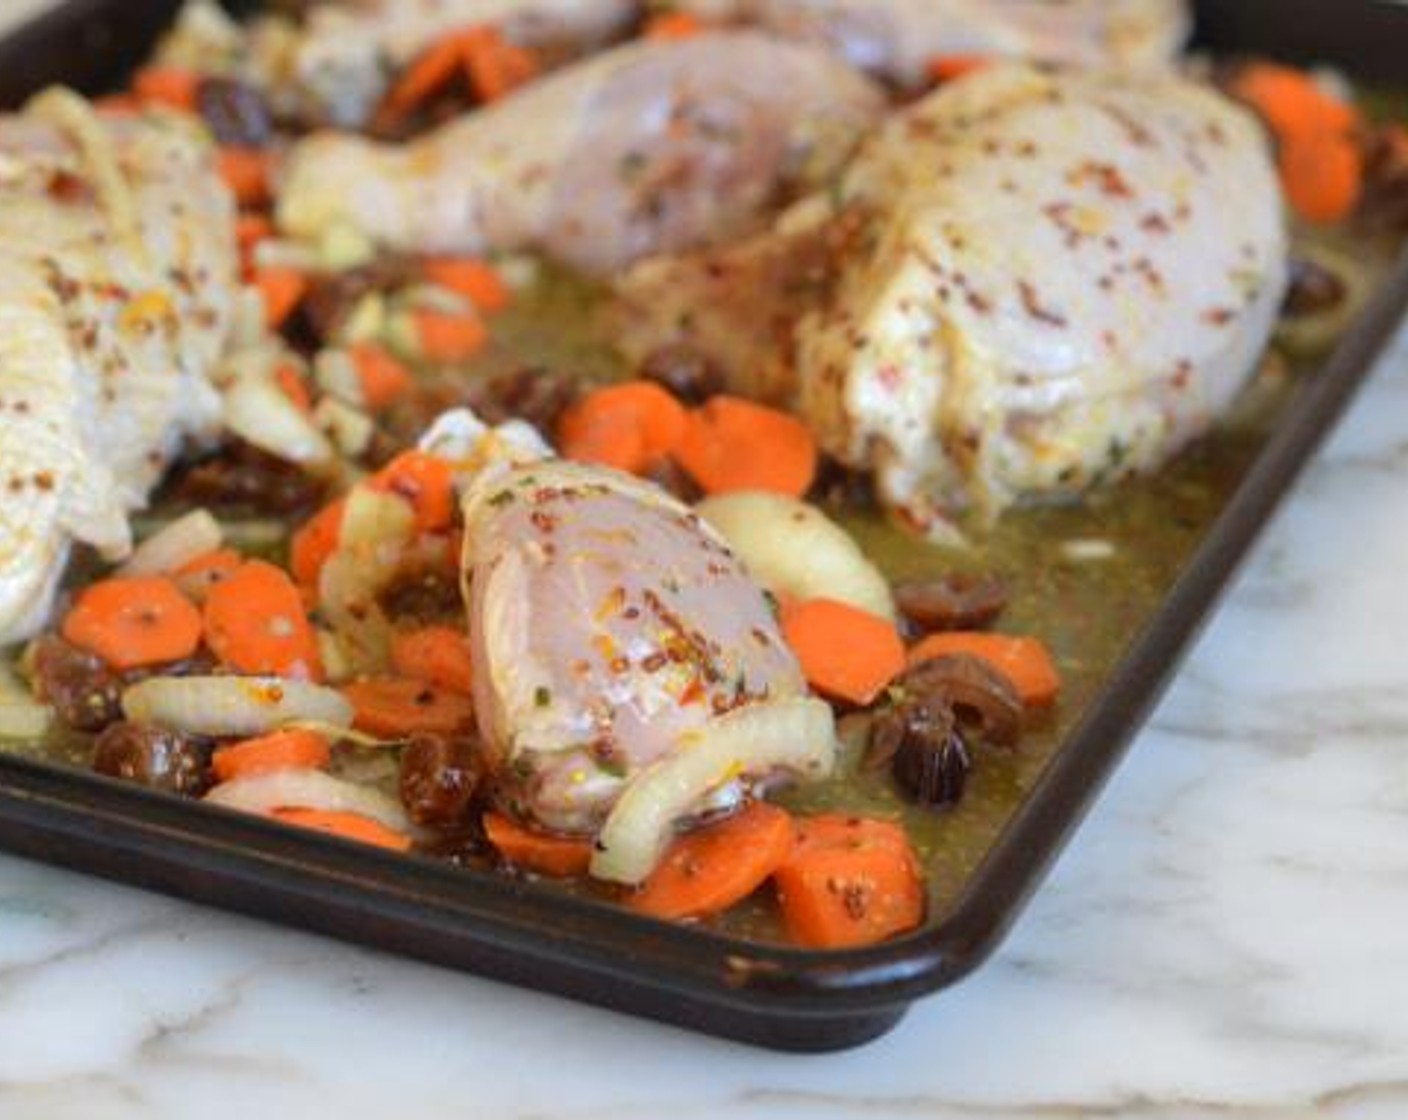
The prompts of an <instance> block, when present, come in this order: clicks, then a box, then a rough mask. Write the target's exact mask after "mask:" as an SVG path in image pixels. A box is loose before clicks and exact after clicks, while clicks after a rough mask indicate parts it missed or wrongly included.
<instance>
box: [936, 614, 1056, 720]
mask: <svg viewBox="0 0 1408 1120" xmlns="http://www.w3.org/2000/svg"><path fill="white" fill-rule="evenodd" d="M950 653H966V654H970V655H971V656H973V657H981V658H982V659H983V660H984V661H986V662H988V664H990V665H991V666H992V667H993V668H994V669H996V670H997V671H998V672H999V673H1002V674H1003V675H1004V676H1006V677H1007V678H1008V679H1009V680H1011V681H1012V683H1013V684H1014V685H1016V687H1017V694H1018V695H1019V696H1021V698H1022V702H1023V703H1024V704H1027V705H1029V706H1031V707H1042V706H1044V705H1046V704H1050V703H1051V702H1052V701H1053V700H1055V699H1056V695H1057V693H1059V692H1060V691H1061V675H1060V674H1059V673H1058V672H1057V670H1056V665H1055V663H1054V662H1053V661H1052V659H1051V654H1050V652H1049V651H1048V650H1047V648H1046V646H1045V645H1043V644H1042V643H1041V642H1040V641H1038V640H1037V639H1036V638H1026V637H1018V636H1015V635H1012V634H993V633H989V632H987V631H977V630H949V631H944V632H940V633H937V634H930V635H929V636H928V637H926V638H923V639H921V640H920V641H918V642H916V643H915V644H914V645H913V646H912V647H911V648H910V651H909V664H911V665H918V664H919V663H920V662H922V661H928V660H930V659H932V658H935V657H943V656H944V655H945V654H950Z"/></svg>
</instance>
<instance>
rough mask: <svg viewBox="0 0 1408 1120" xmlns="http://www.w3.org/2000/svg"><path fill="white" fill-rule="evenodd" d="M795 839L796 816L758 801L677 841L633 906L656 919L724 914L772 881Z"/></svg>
mask: <svg viewBox="0 0 1408 1120" xmlns="http://www.w3.org/2000/svg"><path fill="white" fill-rule="evenodd" d="M792 839H793V830H792V818H791V817H790V816H789V815H788V814H787V813H785V812H784V811H783V810H781V809H779V808H778V807H777V806H775V805H769V804H768V803H767V802H765V801H755V802H754V803H753V804H751V805H749V806H748V807H747V808H745V809H742V810H740V811H739V812H737V813H735V814H734V815H733V816H731V817H729V818H727V819H726V820H722V821H719V822H717V823H715V824H709V825H705V826H704V827H703V828H700V829H698V830H697V831H695V832H691V833H689V834H688V835H686V836H682V837H681V838H680V839H678V840H676V841H675V842H674V844H672V845H671V846H670V849H669V851H667V852H666V853H665V856H664V858H663V859H662V860H661V861H660V863H659V865H658V866H657V867H656V868H655V870H654V871H652V872H651V873H650V878H649V879H647V880H646V881H645V883H644V884H643V885H642V886H641V888H640V890H639V891H637V892H636V893H635V894H634V895H632V896H631V897H630V899H629V905H630V906H631V908H632V909H633V910H639V911H640V912H641V913H644V914H653V915H654V916H655V917H657V918H701V917H705V916H707V915H709V914H717V913H720V912H721V911H723V910H727V909H728V908H729V907H730V906H732V905H733V904H734V903H736V902H741V901H742V900H743V899H745V898H747V897H748V896H749V895H750V894H752V893H753V892H754V891H755V890H757V889H758V888H759V887H760V886H762V885H763V883H765V882H766V881H767V879H768V878H769V877H770V876H771V875H772V873H773V872H774V871H776V870H777V869H778V868H779V867H780V866H781V865H782V862H783V861H784V860H785V859H786V858H787V857H788V855H790V854H791V852H792Z"/></svg>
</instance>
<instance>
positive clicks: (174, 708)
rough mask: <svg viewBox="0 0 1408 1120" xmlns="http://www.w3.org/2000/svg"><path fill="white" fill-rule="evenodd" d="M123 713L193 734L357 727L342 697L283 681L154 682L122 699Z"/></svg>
mask: <svg viewBox="0 0 1408 1120" xmlns="http://www.w3.org/2000/svg"><path fill="white" fill-rule="evenodd" d="M122 711H123V714H124V715H126V716H127V718H128V719H130V720H132V721H133V722H135V723H152V724H156V725H157V726H159V727H169V728H171V729H172V730H174V731H185V732H187V733H189V734H191V735H259V734H262V733H264V732H266V731H272V730H274V729H275V728H277V727H282V726H283V725H284V724H287V723H296V722H302V721H311V722H316V723H323V724H331V725H333V726H334V727H350V726H351V725H352V705H351V704H349V703H348V702H347V701H346V700H345V699H343V696H342V694H341V693H340V692H337V691H335V690H334V689H331V688H324V687H323V686H322V685H317V684H309V683H308V682H307V681H293V680H285V679H283V678H281V677H194V676H193V677H148V678H147V679H146V680H144V681H138V682H137V683H136V684H134V685H132V687H131V688H128V689H127V690H126V691H124V692H123V694H122Z"/></svg>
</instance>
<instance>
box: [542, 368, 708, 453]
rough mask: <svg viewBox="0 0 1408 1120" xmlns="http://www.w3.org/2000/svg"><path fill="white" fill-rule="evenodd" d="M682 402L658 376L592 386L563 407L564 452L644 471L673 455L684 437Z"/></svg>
mask: <svg viewBox="0 0 1408 1120" xmlns="http://www.w3.org/2000/svg"><path fill="white" fill-rule="evenodd" d="M685 424H686V414H685V409H684V405H682V404H680V402H679V401H678V400H677V399H676V398H675V397H674V396H673V395H672V394H671V393H670V392H669V391H668V390H667V389H665V388H663V387H662V386H660V385H658V384H656V383H655V382H654V381H626V382H623V383H621V384H619V385H608V386H605V387H604V388H601V389H594V390H593V391H592V392H590V393H588V394H587V395H586V396H584V397H583V398H582V399H581V400H579V401H577V403H576V404H574V405H573V406H572V407H571V408H569V409H568V410H567V411H566V412H565V413H563V416H562V420H561V423H560V424H559V426H558V442H559V443H560V444H561V447H562V453H563V455H565V456H566V457H567V458H569V459H575V460H577V461H578V462H582V463H600V464H601V465H603V466H608V467H615V468H616V469H617V470H621V471H629V472H631V473H633V474H640V473H641V472H643V471H646V470H648V469H649V468H651V467H652V466H654V465H655V464H656V463H658V462H659V461H660V460H662V459H664V458H665V457H666V456H667V455H670V454H671V453H672V452H673V451H674V450H675V448H676V447H678V446H679V443H680V440H681V439H682V438H683V437H684V431H685Z"/></svg>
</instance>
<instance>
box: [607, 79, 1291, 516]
mask: <svg viewBox="0 0 1408 1120" xmlns="http://www.w3.org/2000/svg"><path fill="white" fill-rule="evenodd" d="M836 208H839V211H838V210H837V209H836ZM838 212H839V215H840V216H839V217H838V216H837V214H838ZM759 276H761V277H762V279H760V280H759V279H758V277H759ZM789 277H790V279H789ZM1285 282H1286V239H1285V234H1284V230H1283V221H1282V207H1281V196H1280V191H1279V188H1278V185H1277V180H1276V174H1275V170H1274V168H1273V166H1272V163H1271V160H1270V158H1269V155H1268V152H1267V150H1266V142H1265V139H1264V137H1263V134H1262V132H1261V130H1260V129H1259V128H1258V126H1257V124H1256V122H1255V121H1254V120H1253V119H1252V118H1251V117H1250V116H1249V115H1248V114H1247V113H1245V112H1244V111H1243V110H1241V109H1240V108H1238V107H1237V106H1235V105H1234V104H1232V103H1231V102H1230V101H1227V100H1226V99H1224V98H1223V97H1221V96H1220V95H1219V94H1217V93H1216V92H1214V91H1213V90H1211V89H1210V88H1207V87H1205V86H1202V85H1198V84H1195V83H1193V82H1191V81H1188V80H1185V79H1183V78H1179V77H1176V76H1174V75H1172V74H1152V73H1145V74H1134V73H1131V72H1124V73H1116V72H1110V71H1107V72H1088V73H1066V74H1052V73H1043V72H1040V71H1038V70H1035V69H1030V68H1027V67H1023V66H1010V67H995V68H992V69H990V70H987V71H984V72H982V73H979V74H976V75H973V76H971V77H969V78H966V79H963V80H962V81H959V82H955V83H953V84H951V85H949V86H947V87H945V88H944V89H942V90H941V91H939V92H937V93H935V94H933V95H931V96H930V97H928V98H925V99H924V100H922V101H920V102H917V103H916V104H915V105H913V106H912V107H911V108H910V109H908V110H907V111H905V112H903V113H902V114H900V115H898V116H897V117H895V118H894V119H892V120H891V121H890V122H888V123H887V124H886V125H885V126H884V127H883V128H882V129H881V130H879V131H878V132H877V133H876V134H875V135H874V136H873V137H872V138H871V140H870V141H868V142H867V144H866V145H865V146H864V148H863V149H862V151H861V152H860V153H859V155H858V156H857V158H856V160H855V162H854V163H853V164H852V166H851V167H850V168H849V170H848V172H847V174H846V175H845V177H844V180H843V182H842V184H841V186H840V189H839V190H838V191H836V192H833V194H832V196H830V197H829V198H828V199H826V200H811V201H809V202H806V203H803V204H799V206H798V208H796V209H795V210H794V211H793V212H792V213H790V214H788V215H786V216H785V217H784V219H783V220H782V221H781V222H780V223H779V225H778V227H777V229H775V230H774V231H772V232H771V233H769V234H767V235H764V236H763V237H761V238H758V239H755V240H754V241H752V242H750V243H747V244H744V245H742V246H738V247H734V248H731V249H727V250H725V251H723V252H720V253H713V254H710V253H702V254H696V255H695V256H693V257H685V258H677V259H673V260H663V261H649V262H645V263H643V264H642V265H640V266H638V268H637V269H636V270H634V272H633V273H632V274H631V275H630V276H628V277H627V278H626V279H625V281H624V282H623V283H622V285H621V291H622V294H623V308H622V325H621V332H620V337H621V338H622V340H623V343H624V345H625V346H626V348H627V349H628V350H629V351H631V352H632V353H634V354H635V355H637V356H640V355H643V354H646V353H648V352H649V351H650V350H652V349H653V348H655V347H657V346H661V345H681V344H683V345H689V346H694V347H696V348H699V349H702V350H703V351H704V352H705V353H706V355H708V356H710V357H712V358H713V359H714V360H716V361H718V362H720V364H722V365H723V366H725V367H726V368H727V370H728V372H729V373H730V374H731V376H732V377H733V379H734V382H735V385H737V386H739V387H741V388H744V389H747V390H751V391H754V392H760V393H762V394H764V395H772V396H780V397H783V398H787V397H789V396H792V395H795V399H796V403H797V404H798V405H799V407H800V409H801V411H802V412H803V414H804V415H805V416H806V418H807V419H808V421H809V422H810V423H811V425H812V426H813V428H814V429H815V430H816V432H817V433H818V435H819V437H820V438H821V440H822V441H823V443H824V444H825V445H826V447H827V448H828V450H830V451H831V452H832V453H833V454H835V455H836V456H837V457H839V458H840V459H841V460H842V461H843V462H846V463H848V464H850V465H852V466H855V467H858V468H865V469H871V470H874V471H875V472H876V474H877V483H878V487H879V490H880V493H881V495H882V497H883V498H884V500H885V501H886V502H887V503H888V504H890V505H891V506H893V507H895V508H896V509H898V510H899V511H901V512H903V513H904V514H906V515H908V517H909V518H910V519H911V520H912V521H913V522H915V523H916V524H918V525H920V526H922V527H925V528H929V529H933V530H935V531H936V532H939V531H942V528H943V525H944V518H945V515H946V514H950V513H953V512H956V511H957V510H959V509H961V508H963V507H965V506H977V507H978V508H979V509H981V510H984V511H987V512H995V511H998V510H1000V509H1002V508H1003V507H1004V506H1006V505H1007V504H1008V503H1010V502H1012V501H1014V500H1016V499H1018V498H1021V497H1023V496H1027V495H1046V494H1052V493H1060V492H1074V491H1078V490H1080V489H1082V488H1084V487H1086V486H1089V485H1091V484H1093V483H1095V482H1097V481H1100V480H1104V479H1110V478H1115V477H1120V476H1123V475H1127V474H1129V473H1132V472H1135V471H1141V470H1146V469H1150V468H1153V467H1156V466H1157V465H1159V464H1160V463H1162V462H1163V461H1165V460H1166V459H1167V458H1168V457H1169V456H1170V455H1172V454H1173V453H1174V452H1176V451H1177V450H1178V449H1179V448H1181V447H1182V446H1183V445H1184V444H1186V443H1187V442H1188V440H1190V439H1191V438H1193V437H1194V436H1196V435H1198V434H1200V433H1202V432H1204V431H1206V430H1207V428H1208V427H1209V426H1210V425H1211V424H1212V423H1213V421H1214V420H1215V419H1216V418H1217V417H1218V415H1219V414H1221V413H1222V412H1224V411H1225V410H1226V409H1227V407H1228V405H1229V403H1230V402H1231V400H1232V399H1233V397H1234V396H1236V394H1237V392H1238V390H1239V389H1240V388H1241V387H1242V386H1243V384H1244V383H1245V382H1246V380H1247V377H1248V375H1249V374H1250V373H1251V371H1252V370H1253V368H1254V367H1255V365H1256V363H1257V359H1258V357H1259V355H1260V354H1261V352H1262V349H1263V347H1264V346H1265V344H1266V342H1267V339H1268V336H1269V333H1270V331H1271V328H1272V325H1273V322H1274V319H1275V316H1276V310H1277V307H1278V305H1279V303H1280V300H1281V295H1282V292H1283V290H1284V287H1285ZM760 379H761V381H760Z"/></svg>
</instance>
